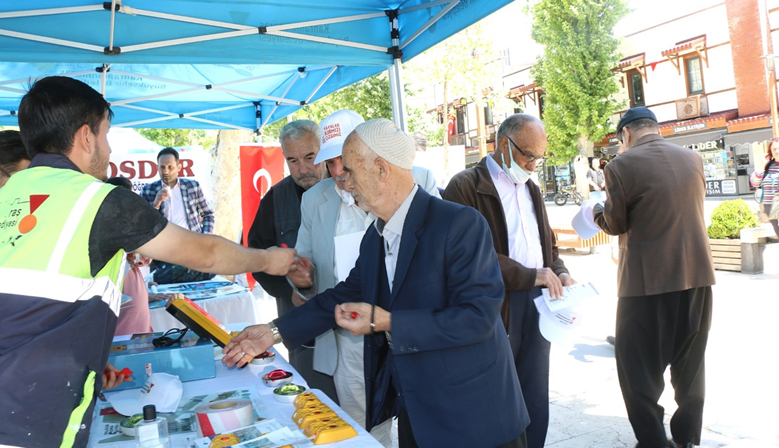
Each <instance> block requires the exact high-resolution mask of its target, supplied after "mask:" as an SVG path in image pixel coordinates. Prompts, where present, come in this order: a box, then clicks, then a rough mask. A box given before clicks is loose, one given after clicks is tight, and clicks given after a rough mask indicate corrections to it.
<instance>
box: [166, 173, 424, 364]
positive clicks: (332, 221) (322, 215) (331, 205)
mask: <svg viewBox="0 0 779 448" xmlns="http://www.w3.org/2000/svg"><path fill="white" fill-rule="evenodd" d="M411 173H412V176H413V177H414V182H416V183H417V185H419V187H420V188H423V189H425V190H426V191H427V192H428V193H430V194H431V195H433V196H435V197H440V196H439V195H438V189H437V188H436V181H435V176H433V172H432V171H430V170H429V169H427V168H422V167H417V166H415V167H412V169H411ZM155 194H156V193H155ZM340 206H341V196H339V195H338V193H337V192H336V191H335V180H334V179H333V178H327V179H323V180H321V181H319V182H317V184H316V185H314V186H313V187H311V188H310V189H308V190H307V191H306V192H305V193H304V194H303V199H302V200H301V201H300V228H299V229H298V240H297V243H295V250H297V251H298V255H301V256H305V257H310V258H311V259H312V260H313V261H314V265H316V285H317V288H318V289H319V291H324V290H326V289H330V288H332V287H333V286H335V283H336V280H335V272H334V267H335V241H334V238H335V229H336V226H337V225H338V211H339V209H340ZM337 366H338V346H337V345H336V342H335V334H334V333H333V332H332V331H328V332H325V333H322V334H321V335H319V336H317V338H316V347H315V348H314V370H316V371H317V372H321V373H324V374H327V375H331V376H332V375H333V374H334V373H335V369H336V367H337Z"/></svg>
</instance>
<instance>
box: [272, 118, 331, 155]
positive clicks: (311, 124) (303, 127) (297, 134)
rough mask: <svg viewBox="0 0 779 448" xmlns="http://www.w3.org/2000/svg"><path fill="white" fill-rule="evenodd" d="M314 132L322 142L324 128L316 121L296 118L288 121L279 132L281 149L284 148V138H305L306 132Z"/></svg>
mask: <svg viewBox="0 0 779 448" xmlns="http://www.w3.org/2000/svg"><path fill="white" fill-rule="evenodd" d="M309 133H310V134H314V135H315V136H316V138H317V140H319V141H320V142H321V141H322V129H321V128H320V127H319V124H317V122H316V121H311V120H295V121H291V122H289V123H287V124H286V125H285V126H284V127H283V128H281V132H279V142H281V150H282V151H283V150H284V140H286V139H290V140H291V141H297V140H300V139H301V138H303V136H304V135H306V134H309Z"/></svg>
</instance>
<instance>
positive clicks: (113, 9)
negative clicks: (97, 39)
mask: <svg viewBox="0 0 779 448" xmlns="http://www.w3.org/2000/svg"><path fill="white" fill-rule="evenodd" d="M115 24H116V0H111V34H110V35H109V36H108V51H109V53H110V54H113V52H114V25H115ZM103 96H105V92H103Z"/></svg>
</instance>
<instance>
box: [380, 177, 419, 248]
mask: <svg viewBox="0 0 779 448" xmlns="http://www.w3.org/2000/svg"><path fill="white" fill-rule="evenodd" d="M417 190H419V185H416V184H414V188H412V189H411V193H409V194H408V196H406V199H404V200H403V202H402V203H401V204H400V207H398V209H397V210H396V211H395V214H393V215H392V217H391V218H390V220H389V221H388V222H386V223H385V222H384V220H383V219H381V218H377V219H376V223H375V226H376V230H377V231H378V232H379V235H381V236H382V237H384V236H385V235H384V234H385V233H390V235H387V236H388V237H389V236H392V235H397V236H400V235H402V234H403V224H404V223H405V222H406V215H408V210H409V208H411V202H412V201H413V200H414V195H416V194H417Z"/></svg>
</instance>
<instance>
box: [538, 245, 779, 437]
mask: <svg viewBox="0 0 779 448" xmlns="http://www.w3.org/2000/svg"><path fill="white" fill-rule="evenodd" d="M765 255H766V257H767V258H770V259H771V260H772V262H771V263H769V264H768V265H767V266H766V273H765V274H761V275H753V276H749V275H742V274H738V273H730V272H723V271H717V272H716V277H717V285H716V286H714V314H713V318H712V320H713V322H712V330H711V333H710V337H709V346H708V351H707V371H706V380H707V401H706V406H705V409H704V431H703V437H702V441H701V444H702V445H701V446H704V447H728V448H742V447H743V448H757V447H776V446H779V411H777V410H776V406H775V404H776V403H777V400H779V393H778V392H777V391H778V390H779V388H777V386H776V368H775V367H774V366H775V365H776V362H775V361H774V356H775V345H774V344H775V342H776V341H777V332H776V329H775V328H776V326H775V324H774V316H776V315H777V313H778V312H779V245H777V244H773V245H770V246H769V247H768V248H767V249H766V254H765ZM562 257H563V259H564V260H565V262H566V265H568V267H569V269H570V270H571V273H572V275H573V276H574V278H576V279H577V280H579V281H593V282H595V283H596V284H597V285H598V287H599V289H602V291H601V292H602V296H601V298H600V302H599V303H597V304H594V305H593V306H592V307H591V309H590V310H589V312H590V314H589V315H587V316H586V319H588V321H587V322H586V327H585V328H584V329H583V331H582V335H581V337H580V338H579V340H578V341H577V342H576V343H575V345H574V346H573V347H572V348H569V349H566V348H561V347H557V346H553V348H552V356H551V376H550V401H551V422H550V428H549V435H548V437H547V444H546V446H548V447H555V448H589V447H603V448H612V447H613V448H618V447H619V448H622V447H633V446H634V445H635V443H636V441H635V438H634V436H633V431H632V429H631V427H630V423H629V422H628V420H627V414H626V412H625V407H624V403H623V401H622V396H621V394H620V389H619V382H618V379H617V371H616V365H615V362H614V350H613V347H611V346H610V345H609V344H608V343H606V342H605V337H606V336H607V335H610V334H613V333H614V316H615V313H616V303H617V299H616V294H615V293H616V266H615V265H614V264H613V263H612V262H611V259H610V255H609V254H608V253H596V254H594V255H583V254H582V255H580V254H579V253H571V252H564V253H563V255H562ZM661 404H662V405H663V406H664V407H665V409H666V416H667V419H666V423H667V421H668V418H670V414H671V413H672V412H673V411H674V410H675V408H676V406H675V403H674V401H673V392H672V388H671V385H670V375H669V374H668V372H666V392H665V393H664V394H663V396H662V398H661ZM669 435H670V431H669Z"/></svg>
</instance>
